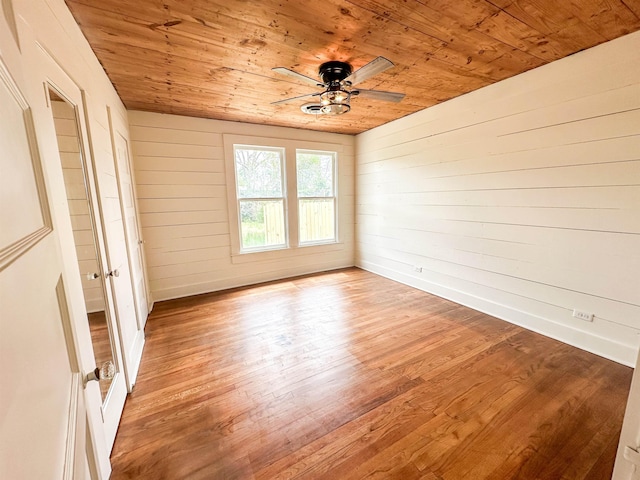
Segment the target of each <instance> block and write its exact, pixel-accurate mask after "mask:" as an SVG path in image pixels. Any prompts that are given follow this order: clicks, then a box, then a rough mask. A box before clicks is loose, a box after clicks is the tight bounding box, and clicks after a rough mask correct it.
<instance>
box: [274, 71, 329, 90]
mask: <svg viewBox="0 0 640 480" xmlns="http://www.w3.org/2000/svg"><path fill="white" fill-rule="evenodd" d="M271 70H273V71H274V72H276V73H279V74H281V75H288V76H289V77H293V78H295V79H296V80H299V81H301V82H305V83H310V84H311V85H313V86H314V87H318V86H320V87H322V86H323V85H324V84H323V83H322V82H321V81H319V80H315V79H313V78H311V77H307V76H306V75H302V74H301V73H298V72H294V71H293V70H289V69H288V68H285V67H276V68H272V69H271Z"/></svg>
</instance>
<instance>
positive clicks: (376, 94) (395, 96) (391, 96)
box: [351, 89, 404, 103]
mask: <svg viewBox="0 0 640 480" xmlns="http://www.w3.org/2000/svg"><path fill="white" fill-rule="evenodd" d="M355 92H358V93H357V94H356V95H354V94H355ZM351 95H354V96H358V97H362V98H369V99H371V100H382V101H384V102H395V103H398V102H399V101H401V100H402V99H403V98H404V93H397V92H383V91H382V90H361V89H357V90H354V91H353V92H351Z"/></svg>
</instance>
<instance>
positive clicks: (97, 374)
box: [84, 360, 116, 387]
mask: <svg viewBox="0 0 640 480" xmlns="http://www.w3.org/2000/svg"><path fill="white" fill-rule="evenodd" d="M115 374H116V366H115V365H114V364H113V362H112V361H111V360H109V361H108V362H104V363H103V364H102V367H100V368H98V367H96V369H95V370H92V371H91V372H89V373H87V375H86V376H85V377H84V386H85V387H86V386H87V383H89V382H90V381H92V380H96V381H98V382H99V381H100V380H111V379H112V378H113V376H114V375H115Z"/></svg>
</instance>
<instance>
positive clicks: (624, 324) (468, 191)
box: [356, 32, 640, 365]
mask: <svg viewBox="0 0 640 480" xmlns="http://www.w3.org/2000/svg"><path fill="white" fill-rule="evenodd" d="M356 151H357V162H356V172H357V176H356V191H357V201H356V213H357V215H356V223H357V225H356V232H357V239H358V241H357V245H356V263H357V264H358V265H360V266H362V267H363V268H366V269H368V270H371V271H373V272H376V273H379V274H382V275H385V276H388V277H391V278H394V279H396V280H399V281H402V282H405V283H407V284H410V285H413V286H416V287H418V288H422V289H424V290H427V291H430V292H433V293H435V294H437V295H441V296H444V297H447V298H450V299H452V300H454V301H457V302H459V303H462V304H466V305H469V306H471V307H474V308H476V309H478V310H482V311H485V312H488V313H490V314H493V315H495V316H498V317H500V318H503V319H505V320H508V321H512V322H514V323H518V324H521V325H523V326H525V327H528V328H530V329H532V330H535V331H539V332H541V333H544V334H547V335H549V336H552V337H555V338H558V339H560V340H562V341H564V342H567V343H569V344H573V345H575V346H578V347H581V348H584V349H587V350H590V351H592V352H595V353H598V354H601V355H603V356H606V357H608V358H612V359H615V360H617V361H620V362H622V363H625V364H628V365H632V364H634V361H635V351H636V349H637V348H638V343H639V338H640V337H639V334H640V32H639V33H635V34H632V35H628V36H626V37H623V38H620V39H618V40H615V41H613V42H609V43H607V44H604V45H601V46H599V47H596V48H593V49H590V50H587V51H584V52H581V53H579V54H576V55H573V56H571V57H568V58H566V59H563V60H559V61H557V62H554V63H552V64H549V65H547V66H545V67H542V68H538V69H536V70H532V71H530V72H528V73H525V74H522V75H519V76H517V77H514V78H512V79H509V80H506V81H503V82H500V83H498V84H495V85H492V86H490V87H486V88H483V89H481V90H478V91H476V92H474V93H470V94H467V95H465V96H462V97H458V98H457V99H454V100H451V101H449V102H446V103H443V104H440V105H438V106H435V107H432V108H429V109H427V110H424V111H422V112H419V113H416V114H414V115H411V116H409V117H405V118H403V119H400V120H398V121H395V122H392V123H389V124H387V125H384V126H382V127H379V128H376V129H373V130H370V131H368V132H366V133H364V134H361V135H359V136H358V137H357V142H356ZM416 266H417V267H422V268H423V270H422V272H416V271H415V270H414V267H416ZM574 308H576V309H579V310H583V311H586V312H590V313H593V314H594V315H595V317H594V320H593V322H591V323H589V322H584V321H580V320H577V319H576V318H573V317H572V309H574Z"/></svg>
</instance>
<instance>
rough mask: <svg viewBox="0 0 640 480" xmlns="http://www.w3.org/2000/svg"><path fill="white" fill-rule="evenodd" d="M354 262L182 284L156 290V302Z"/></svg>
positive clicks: (269, 280)
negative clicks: (278, 273)
mask: <svg viewBox="0 0 640 480" xmlns="http://www.w3.org/2000/svg"><path fill="white" fill-rule="evenodd" d="M353 266H354V265H353V264H349V265H344V264H335V265H327V266H326V267H323V268H317V269H308V270H307V269H305V270H300V271H291V272H287V273H286V274H282V275H272V274H270V273H269V272H265V273H264V274H261V275H259V276H253V277H250V278H246V277H244V278H233V279H223V280H220V281H215V282H206V283H196V284H189V285H180V286H177V287H172V288H165V289H162V290H154V292H153V298H154V301H156V302H161V301H164V300H175V299H177V298H184V297H190V296H193V295H202V294H204V293H213V292H219V291H222V290H229V289H232V288H238V287H247V286H250V285H257V284H260V283H264V282H273V281H276V280H285V279H287V278H294V277H299V276H301V275H311V274H314V273H320V272H329V271H331V270H340V269H342V268H349V267H353Z"/></svg>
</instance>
